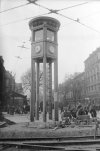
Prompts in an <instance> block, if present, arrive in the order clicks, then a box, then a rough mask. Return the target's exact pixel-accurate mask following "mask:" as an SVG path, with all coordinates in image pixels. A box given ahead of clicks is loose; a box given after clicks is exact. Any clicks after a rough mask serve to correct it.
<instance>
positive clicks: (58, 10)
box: [58, 2, 89, 11]
mask: <svg viewBox="0 0 100 151" xmlns="http://www.w3.org/2000/svg"><path fill="white" fill-rule="evenodd" d="M87 3H89V2H85V3H80V4H77V5H73V6H69V7H65V8H62V9H59V10H58V11H63V10H66V9H70V8H73V7H77V6H80V5H84V4H87Z"/></svg>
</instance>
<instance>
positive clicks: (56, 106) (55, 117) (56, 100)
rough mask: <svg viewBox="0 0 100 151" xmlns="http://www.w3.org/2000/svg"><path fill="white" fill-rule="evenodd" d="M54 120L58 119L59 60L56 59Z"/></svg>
mask: <svg viewBox="0 0 100 151" xmlns="http://www.w3.org/2000/svg"><path fill="white" fill-rule="evenodd" d="M54 120H55V121H58V120H59V119H58V60H57V59H55V60H54Z"/></svg>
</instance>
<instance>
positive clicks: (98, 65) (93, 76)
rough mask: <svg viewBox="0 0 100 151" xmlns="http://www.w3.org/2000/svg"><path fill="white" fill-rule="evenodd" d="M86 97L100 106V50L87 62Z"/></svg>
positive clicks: (90, 56) (91, 55)
mask: <svg viewBox="0 0 100 151" xmlns="http://www.w3.org/2000/svg"><path fill="white" fill-rule="evenodd" d="M84 63H85V81H86V97H87V98H88V99H90V100H91V102H92V103H95V105H97V106H98V105H99V106H100V48H97V49H96V50H95V51H94V52H93V53H92V54H90V55H89V57H88V58H87V59H86V60H85V62H84Z"/></svg>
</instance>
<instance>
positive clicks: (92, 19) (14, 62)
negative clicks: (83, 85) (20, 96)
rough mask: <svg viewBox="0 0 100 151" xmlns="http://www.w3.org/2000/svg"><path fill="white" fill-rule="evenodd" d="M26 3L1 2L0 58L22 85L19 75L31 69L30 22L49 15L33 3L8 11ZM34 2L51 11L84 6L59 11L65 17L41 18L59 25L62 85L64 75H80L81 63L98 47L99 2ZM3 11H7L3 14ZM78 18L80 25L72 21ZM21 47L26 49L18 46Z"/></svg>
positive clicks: (20, 0)
mask: <svg viewBox="0 0 100 151" xmlns="http://www.w3.org/2000/svg"><path fill="white" fill-rule="evenodd" d="M86 2H88V3H86ZM26 3H28V1H27V0H10V1H8V0H1V9H0V55H2V56H3V59H4V66H5V68H6V70H9V71H11V72H12V73H15V74H16V82H21V76H22V75H23V74H24V73H25V72H26V71H27V70H28V69H29V68H30V67H31V42H30V37H31V31H30V29H29V21H30V20H31V18H34V17H37V16H42V15H43V14H45V13H48V12H49V11H48V10H46V9H44V8H41V7H39V6H37V5H34V4H28V5H26V6H23V7H19V8H16V9H11V8H14V7H17V6H20V5H23V4H26ZM37 3H38V4H40V5H43V6H45V7H47V8H49V9H54V10H58V9H63V8H66V7H70V6H74V5H78V4H82V3H85V4H82V5H78V6H76V7H71V8H69V9H65V10H62V11H59V13H60V14H62V15H64V16H65V17H63V16H61V15H57V14H54V13H52V14H47V15H44V16H49V17H53V18H55V19H58V20H59V21H60V23H61V26H60V29H59V31H58V79H59V83H61V82H63V81H64V80H65V77H66V75H68V74H73V73H75V72H83V71H84V61H85V60H86V59H87V58H88V56H89V54H91V53H92V52H93V51H95V50H96V48H98V47H100V2H99V1H98V0H97V1H96V0H95V1H94V0H38V1H37ZM8 9H10V10H8ZM4 10H8V11H5V12H3V11H4ZM67 17H68V18H69V19H68V18H67ZM28 18H30V19H28ZM77 19H78V21H79V22H80V23H82V24H80V23H79V22H77V21H73V20H77ZM23 44H24V46H25V47H27V48H29V49H24V48H21V47H19V46H21V45H23ZM16 56H20V58H21V59H20V58H17V57H16Z"/></svg>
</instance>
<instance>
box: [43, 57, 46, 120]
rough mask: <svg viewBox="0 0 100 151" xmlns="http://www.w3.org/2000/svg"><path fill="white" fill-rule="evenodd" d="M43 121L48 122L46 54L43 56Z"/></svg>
mask: <svg viewBox="0 0 100 151" xmlns="http://www.w3.org/2000/svg"><path fill="white" fill-rule="evenodd" d="M43 122H46V56H45V55H44V57H43Z"/></svg>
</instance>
